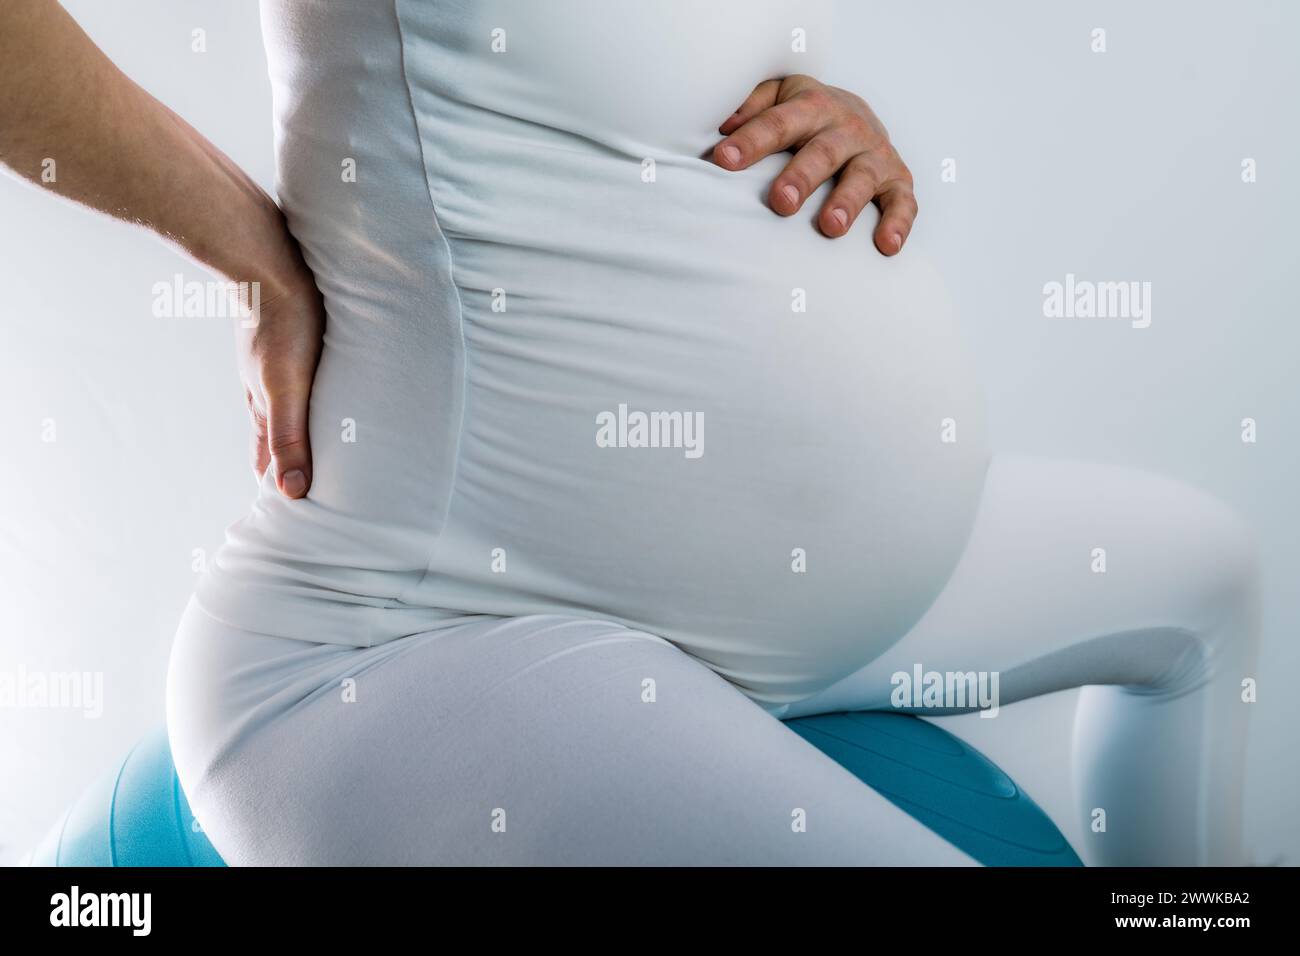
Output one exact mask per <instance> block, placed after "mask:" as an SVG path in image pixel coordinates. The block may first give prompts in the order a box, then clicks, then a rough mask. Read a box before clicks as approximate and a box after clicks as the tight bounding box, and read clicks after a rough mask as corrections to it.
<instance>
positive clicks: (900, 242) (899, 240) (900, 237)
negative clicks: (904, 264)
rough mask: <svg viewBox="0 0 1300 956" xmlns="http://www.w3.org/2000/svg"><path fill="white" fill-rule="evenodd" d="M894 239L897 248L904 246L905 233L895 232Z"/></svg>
mask: <svg viewBox="0 0 1300 956" xmlns="http://www.w3.org/2000/svg"><path fill="white" fill-rule="evenodd" d="M893 240H894V248H895V249H902V248H903V234H902V233H901V232H896V233H894V236H893Z"/></svg>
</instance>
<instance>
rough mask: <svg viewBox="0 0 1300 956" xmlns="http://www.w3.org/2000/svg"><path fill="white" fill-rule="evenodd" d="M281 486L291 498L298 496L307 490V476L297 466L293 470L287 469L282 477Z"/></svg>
mask: <svg viewBox="0 0 1300 956" xmlns="http://www.w3.org/2000/svg"><path fill="white" fill-rule="evenodd" d="M280 486H281V487H282V488H283V489H284V493H285V494H286V495H288V496H289V497H290V498H297V497H298V496H299V495H301V494H302V493H303V492H305V491H306V490H307V476H306V475H304V474H303V473H302V472H301V471H299V470H298V469H297V468H295V469H293V471H286V472H285V473H284V477H283V478H282V479H281V482H280Z"/></svg>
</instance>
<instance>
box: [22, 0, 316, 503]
mask: <svg viewBox="0 0 1300 956" xmlns="http://www.w3.org/2000/svg"><path fill="white" fill-rule="evenodd" d="M0 64H3V65H4V80H3V82H0V165H2V166H4V167H7V168H8V170H9V171H11V172H13V173H14V174H16V175H17V176H19V177H21V178H23V179H26V180H28V181H29V182H31V183H33V184H34V185H35V186H36V187H37V188H39V189H42V190H44V191H46V192H53V193H56V194H58V195H61V196H64V197H65V198H68V199H71V200H73V201H74V202H78V203H81V204H82V205H85V206H88V207H90V208H92V209H95V210H98V211H99V212H102V213H106V214H108V215H110V216H113V217H114V218H117V219H121V220H123V221H126V222H130V223H135V224H138V225H141V226H144V227H145V228H147V229H150V230H152V231H153V232H155V233H157V234H158V235H159V236H160V237H162V238H163V239H165V240H166V241H168V242H169V243H171V244H172V245H173V246H174V247H175V248H177V250H178V251H179V252H181V253H182V254H183V255H185V256H187V257H188V258H190V259H191V260H193V261H195V262H197V263H199V264H200V265H202V266H204V267H206V268H208V269H210V270H212V271H213V272H215V273H216V274H217V275H218V276H220V277H222V279H224V280H226V281H228V282H232V283H250V284H251V283H256V284H257V289H258V291H259V296H258V298H259V299H260V308H259V309H258V314H257V316H256V318H255V320H254V321H247V320H237V321H236V329H235V336H236V345H237V351H238V356H239V368H240V373H241V377H242V378H243V384H244V396H245V401H246V403H247V405H248V408H249V412H250V415H251V416H252V419H253V449H252V456H251V457H252V461H253V467H254V470H255V471H256V473H257V475H258V476H259V477H260V476H261V475H262V474H263V473H264V472H265V470H266V468H267V467H268V465H271V466H273V469H274V471H273V474H274V476H275V480H276V486H277V487H278V488H279V489H280V492H281V493H282V494H284V495H286V496H287V497H290V498H301V497H303V496H304V495H306V494H307V490H308V488H310V487H311V478H312V470H311V448H310V444H309V441H308V435H307V409H308V403H309V399H310V396H311V384H312V379H313V378H314V377H315V373H316V364H317V361H318V360H319V358H320V352H321V344H322V338H323V334H324V327H325V310H324V306H323V304H322V302H321V296H320V293H319V291H318V290H317V288H316V283H315V279H314V278H313V277H312V274H311V271H310V270H309V269H308V268H307V266H306V264H305V262H304V261H303V257H302V253H301V251H300V250H299V248H298V244H297V242H296V241H295V240H294V238H293V236H292V235H291V234H290V233H289V229H288V226H287V224H286V222H285V219H284V215H283V214H282V213H281V211H280V209H279V207H277V206H276V204H275V202H274V200H272V199H271V197H270V196H268V195H267V194H266V193H265V192H264V191H263V190H262V189H261V188H260V187H259V186H258V185H257V184H256V183H254V182H253V180H252V179H250V178H249V177H248V176H247V175H246V174H245V173H244V172H243V171H242V170H241V169H239V167H238V166H236V165H235V163H234V162H233V161H232V160H231V159H230V158H229V157H228V156H226V155H225V154H224V153H222V152H221V151H220V150H219V149H217V148H216V147H215V146H214V145H212V143H210V142H208V140H207V139H205V138H204V137H203V136H202V135H201V134H200V133H199V132H198V131H197V130H195V129H194V128H193V127H191V126H190V125H189V124H188V123H186V122H185V121H184V120H183V119H181V118H180V117H179V116H177V115H176V114H175V113H173V112H172V111H171V110H170V109H168V108H167V107H166V106H164V105H163V104H162V103H160V102H159V101H158V100H156V99H154V98H153V97H152V96H150V95H149V94H148V93H146V92H145V91H144V90H143V89H141V88H140V87H139V86H137V85H136V84H135V83H133V82H132V81H131V80H130V79H129V78H128V77H127V76H126V75H125V74H123V73H122V72H121V71H120V70H118V69H117V67H115V66H114V65H113V63H112V62H111V61H110V60H109V59H108V57H106V56H105V55H104V54H103V52H102V51H100V49H99V48H98V47H97V46H95V44H94V43H93V42H92V41H91V39H90V38H89V37H88V36H86V34H85V33H84V32H83V31H82V29H81V28H80V27H79V26H78V25H77V23H76V21H74V20H73V19H72V17H70V16H69V15H68V14H67V13H66V12H65V11H64V9H63V8H62V7H61V6H60V5H59V4H58V3H56V2H55V0H0ZM47 160H53V161H54V169H56V170H57V174H56V176H55V177H54V179H53V180H52V181H46V180H45V178H44V177H43V175H42V174H43V173H44V172H45V170H46V162H47ZM249 288H251V285H250V286H249ZM246 326H250V327H246Z"/></svg>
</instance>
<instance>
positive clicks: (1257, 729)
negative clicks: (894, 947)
mask: <svg viewBox="0 0 1300 956" xmlns="http://www.w3.org/2000/svg"><path fill="white" fill-rule="evenodd" d="M358 2H362V0H358ZM365 2H369V0H365ZM65 5H66V6H67V7H68V8H69V9H70V10H71V11H72V13H73V14H74V16H76V17H77V18H78V20H79V21H80V22H81V23H82V24H83V25H84V26H85V28H86V29H87V30H88V31H89V32H90V34H91V36H93V37H94V38H95V39H96V41H97V42H99V43H100V45H101V46H102V47H103V48H104V49H105V50H106V51H107V52H108V54H109V55H110V56H111V57H113V59H114V60H115V61H116V62H117V63H118V64H119V65H120V66H121V67H122V68H123V69H124V70H125V71H126V72H127V73H128V74H129V75H130V76H132V77H133V78H135V79H136V80H137V81H138V82H140V83H141V84H143V85H144V86H145V87H146V88H147V89H149V90H150V91H151V92H153V93H154V94H155V95H157V96H158V97H159V98H161V99H162V100H163V101H164V102H166V103H167V104H168V105H169V106H171V107H172V108H173V109H175V110H177V112H179V113H180V114H181V115H183V116H184V117H186V119H188V120H189V121H190V122H191V123H192V124H193V125H195V126H196V127H197V128H198V129H200V130H201V131H202V132H204V133H205V134H206V135H207V136H208V137H210V138H211V139H212V140H213V141H215V142H216V143H217V144H218V145H219V146H220V147H221V148H223V149H224V150H226V151H227V152H228V153H229V154H230V155H231V156H232V157H233V158H234V159H235V160H236V162H238V163H239V164H240V165H242V166H243V167H244V168H245V169H247V170H249V171H250V173H251V174H252V175H253V176H254V177H255V178H256V179H257V180H258V181H259V182H261V183H262V184H263V185H264V186H266V187H267V188H268V189H271V188H272V187H273V183H272V175H273V168H274V167H273V159H272V153H271V131H270V105H269V95H270V94H269V87H268V84H267V81H266V76H265V60H264V56H263V53H262V49H261V39H260V33H259V27H258V19H257V8H256V3H255V2H254V0H223V2H200V0H120V2H111V0H66V3H65ZM841 6H842V8H843V13H842V16H841V22H840V30H839V36H838V40H837V42H838V43H839V45H840V55H839V58H838V61H837V67H836V69H835V71H834V73H833V75H831V76H828V77H824V79H827V80H829V81H831V82H835V83H837V84H839V85H842V86H846V87H849V88H851V89H854V90H856V91H857V92H860V93H861V94H863V95H864V96H865V97H866V98H867V99H868V100H869V101H870V102H871V103H872V104H873V106H874V107H875V108H876V110H877V112H878V113H879V114H880V115H881V117H882V118H883V119H884V120H885V122H886V124H887V125H888V126H889V127H890V129H891V131H892V133H893V135H894V138H895V140H896V142H897V143H898V145H899V148H900V150H901V152H902V153H903V156H904V157H905V159H906V160H907V161H908V162H909V163H910V164H911V166H912V168H913V170H914V172H915V174H916V178H917V184H918V194H919V198H920V202H921V206H922V215H921V219H920V220H919V222H918V225H917V228H918V229H919V230H924V231H925V232H926V234H927V244H928V246H929V247H930V248H931V249H932V250H934V251H935V252H936V254H938V255H939V257H940V258H941V259H942V261H943V263H944V267H945V270H946V272H947V274H948V277H949V280H950V284H951V287H952V289H953V290H954V293H955V296H956V298H957V301H958V302H959V303H960V304H961V307H962V311H963V320H964V322H965V324H966V334H967V338H968V340H969V341H970V342H971V344H972V345H973V347H974V348H975V350H976V353H977V357H978V359H979V361H980V363H981V369H982V372H983V375H984V381H985V387H986V391H987V395H988V399H989V403H990V409H989V410H990V420H991V423H992V428H993V437H994V445H995V448H996V449H997V450H1002V451H1017V452H1034V453H1043V454H1050V455H1054V456H1063V457H1073V458H1087V459H1095V460H1103V461H1111V462H1119V463H1124V464H1129V465H1136V466H1141V467H1145V468H1148V469H1150V470H1154V471H1159V472H1163V473H1166V474H1169V475H1172V476H1176V477H1180V478H1183V479H1185V480H1188V481H1191V482H1193V483H1196V484H1199V485H1201V486H1203V487H1205V488H1207V489H1209V490H1211V491H1213V492H1215V493H1216V494H1218V495H1220V496H1221V497H1223V498H1224V499H1226V500H1228V501H1229V502H1231V503H1232V504H1233V505H1235V506H1236V508H1237V509H1238V510H1239V511H1240V512H1241V513H1242V514H1243V515H1244V516H1245V517H1246V518H1247V520H1248V521H1249V522H1250V524H1252V525H1253V527H1254V528H1255V529H1256V530H1257V532H1258V534H1259V537H1260V541H1261V545H1262V548H1263V558H1262V560H1263V567H1264V571H1265V590H1266V597H1265V600H1266V609H1265V622H1264V623H1265V639H1264V649H1263V656H1262V660H1261V664H1260V669H1259V675H1258V676H1259V687H1260V701H1259V703H1258V704H1257V705H1256V711H1255V718H1254V725H1253V728H1252V734H1251V741H1250V760H1249V779H1248V784H1247V792H1248V799H1247V813H1248V838H1249V841H1250V843H1251V845H1252V846H1253V848H1254V851H1255V855H1256V858H1257V859H1258V860H1260V861H1264V862H1267V861H1271V860H1274V859H1277V858H1278V857H1279V856H1285V858H1286V860H1287V862H1291V863H1295V862H1297V861H1300V825H1298V824H1297V823H1296V822H1295V820H1294V817H1293V815H1292V814H1293V805H1294V802H1295V800H1294V796H1293V795H1294V794H1295V793H1296V792H1297V785H1298V784H1300V779H1297V778H1298V777H1300V773H1298V772H1297V771H1298V765H1300V758H1297V756H1296V752H1295V748H1294V745H1293V741H1292V739H1291V736H1292V728H1294V727H1295V726H1297V725H1298V724H1300V693H1296V692H1295V690H1294V689H1293V688H1291V687H1290V686H1289V680H1290V679H1291V678H1292V677H1297V675H1300V647H1297V643H1296V641H1295V629H1296V624H1297V622H1298V621H1300V587H1297V586H1296V584H1295V582H1296V581H1297V580H1300V558H1298V557H1297V549H1296V544H1295V542H1296V540H1297V538H1300V510H1298V509H1297V505H1296V483H1297V479H1298V478H1300V452H1298V451H1297V449H1298V447H1300V445H1298V444H1297V439H1298V438H1300V424H1298V423H1300V387H1298V386H1297V384H1296V383H1295V382H1294V381H1293V380H1292V379H1293V376H1294V373H1295V372H1296V370H1297V367H1298V366H1300V362H1297V358H1296V355H1297V350H1298V348H1300V332H1297V330H1296V322H1297V318H1300V316H1297V309H1296V306H1295V298H1294V294H1293V291H1292V285H1293V283H1294V277H1295V276H1297V275H1300V242H1298V241H1297V239H1296V235H1295V224H1296V223H1297V219H1298V217H1297V214H1298V213H1300V188H1298V187H1297V182H1296V172H1295V171H1296V170H1297V169H1300V137H1298V135H1297V132H1296V127H1295V123H1294V102H1295V98H1296V94H1297V93H1298V92H1300V65H1298V62H1300V61H1298V58H1297V57H1296V55H1295V50H1296V48H1297V40H1300V5H1298V4H1293V3H1287V2H1284V0H1275V2H1263V0H1252V2H1245V3H1242V2H1233V3H1229V2H1227V0H1218V2H1196V3H1189V2H1175V0H1164V2H1146V3H1142V4H1132V3H1119V2H1116V3H1098V2H1092V3H1087V4H1084V3H1053V4H1044V3H1040V2H1034V0H1023V2H1010V0H989V2H986V3H968V2H959V0H950V2H935V0H926V2H911V3H906V4H883V3H865V2H864V3H850V2H848V0H842V3H841ZM196 27H201V28H203V29H204V30H205V31H206V33H207V52H205V53H195V52H192V51H191V30H193V29H194V28H196ZM1097 28H1102V29H1104V30H1105V31H1106V46H1107V48H1106V52H1104V53H1097V52H1093V51H1092V49H1091V45H1092V36H1093V31H1094V30H1095V29H1097ZM0 69H2V67H0ZM755 79H756V80H757V79H759V78H757V77H756V78H755ZM93 92H94V91H91V90H88V91H87V95H88V96H89V95H93ZM719 119H721V117H719ZM1246 158H1251V159H1254V160H1255V161H1256V163H1257V168H1258V181H1257V182H1254V183H1244V182H1243V181H1242V178H1241V166H1242V161H1243V160H1244V159H1246ZM948 160H952V161H954V162H955V169H956V174H957V175H956V180H955V181H953V182H945V181H944V180H943V178H942V176H941V170H942V169H943V168H945V161H948ZM947 168H949V169H951V168H953V164H952V163H949V164H948V167H947ZM905 254H906V253H905ZM177 272H181V273H184V274H185V275H186V276H187V277H190V278H201V276H200V275H199V274H198V273H197V271H196V270H194V268H193V267H191V266H190V265H189V264H188V263H186V262H184V261H183V260H181V259H180V258H178V257H177V256H175V255H174V254H172V253H171V252H169V251H168V250H167V249H166V248H164V247H163V246H162V245H160V244H158V243H157V242H156V241H154V240H153V239H152V238H151V237H149V236H148V235H146V234H144V233H142V232H139V231H137V230H134V229H132V228H129V227H125V226H122V225H119V224H117V223H113V222H109V221H107V220H103V219H99V218H96V217H93V216H90V215H88V214H86V213H84V212H83V211H81V210H79V209H76V208H73V207H71V206H67V205H63V204H60V203H58V202H55V201H53V200H51V199H49V198H48V197H46V196H43V195H41V194H40V193H39V192H38V191H37V190H35V189H33V188H30V187H26V186H24V185H21V184H19V183H17V182H15V181H12V180H9V179H5V178H0V280H3V290H4V295H3V297H2V298H0V409H3V416H4V417H3V422H4V430H5V436H6V441H5V442H4V445H3V453H2V454H3V459H2V462H0V672H5V671H8V672H11V673H12V672H15V671H16V670H17V669H19V668H21V667H25V668H27V669H28V670H41V671H92V672H102V673H103V675H104V702H103V713H102V716H100V717H98V718H87V717H85V716H83V715H82V714H81V713H80V712H77V711H73V710H66V709H65V710H52V709H33V708H20V709H15V708H0V768H2V769H0V859H3V858H4V857H5V856H6V854H8V855H10V856H12V855H13V854H14V853H15V852H16V851H17V850H18V849H20V848H22V847H24V846H26V845H27V844H29V843H30V842H32V841H33V840H34V839H35V838H36V837H37V836H38V834H39V832H40V831H41V830H42V828H43V827H44V826H45V825H46V824H48V823H49V822H50V821H51V820H52V819H53V818H54V816H55V815H56V814H57V813H58V811H59V810H60V809H61V808H62V806H64V805H66V804H67V803H68V802H69V801H70V800H72V799H73V798H74V797H75V795H76V794H77V793H78V792H79V790H80V789H81V788H82V787H83V786H84V785H85V784H86V783H88V782H89V781H90V780H91V779H92V778H93V777H95V776H96V775H98V774H99V773H100V772H101V771H102V770H103V769H105V768H106V767H108V766H109V765H110V764H112V762H113V761H114V760H115V759H117V758H118V757H120V755H121V753H123V752H124V750H125V748H126V747H128V746H129V745H130V744H131V743H132V742H133V741H134V740H135V739H136V738H138V737H139V736H140V735H141V734H143V733H144V732H145V731H146V730H147V729H149V728H150V727H152V726H155V725H157V724H159V723H160V722H161V721H162V714H163V683H164V675H165V670H166V654H167V648H168V644H169V641H170V639H171V632H172V629H173V628H174V626H175V622H176V619H177V617H178V615H179V613H180V610H181V608H182V607H183V606H184V603H185V601H186V598H187V597H188V594H189V591H190V589H191V587H192V585H193V580H194V576H195V573H194V570H193V567H194V562H195V553H196V549H202V551H203V552H206V553H207V554H210V553H211V552H212V550H213V549H214V548H215V547H216V546H217V544H218V543H219V542H220V540H221V533H222V529H223V527H224V526H225V525H226V524H228V523H229V522H230V521H232V520H234V518H236V517H237V516H238V515H239V514H240V513H241V512H242V511H243V510H244V509H245V508H246V507H247V504H248V502H249V500H250V499H251V495H252V491H253V483H252V479H251V476H250V474H249V473H248V471H247V466H246V463H245V442H246V425H245V419H244V412H243V409H242V404H241V401H240V395H239V391H238V385H237V379H236V376H235V372H234V366H233V360H232V355H233V351H232V345H231V335H230V330H229V329H228V328H227V327H226V325H225V324H223V323H221V322H218V321H214V320H195V319H156V318H153V317H152V316H151V314H150V303H151V301H152V292H151V289H152V287H153V285H154V283H155V282H158V281H160V280H168V279H170V278H171V277H172V276H173V275H174V274H175V273H177ZM1066 273H1074V274H1076V275H1078V276H1079V277H1081V278H1087V279H1094V280H1138V281H1149V282H1151V283H1152V288H1153V294H1152V305H1153V310H1152V324H1151V327H1150V328H1147V329H1140V330H1139V329H1133V328H1131V327H1130V326H1129V324H1128V323H1125V322H1122V321H1121V322H1117V321H1091V322H1089V321H1084V320H1049V319H1046V318H1044V316H1043V311H1042V288H1043V285H1044V283H1046V282H1050V281H1054V280H1055V281H1062V280H1063V279H1064V277H1065V275H1066ZM1245 417H1252V418H1255V419H1256V420H1257V421H1258V422H1259V440H1258V442H1257V443H1256V444H1243V443H1242V442H1241V440H1240V435H1239V431H1240V430H1239V423H1240V421H1241V419H1243V418H1245ZM51 438H53V440H49V439H51ZM1073 700H1074V694H1073V692H1071V693H1063V694H1057V695H1054V696H1052V697H1049V698H1044V699H1041V700H1037V701H1031V702H1027V703H1024V704H1018V705H1015V706H1014V707H1011V708H1007V709H1005V710H1004V711H1003V712H1002V714H1001V716H1000V717H999V718H998V720H996V721H980V720H979V719H978V718H975V717H962V718H949V719H946V720H945V721H944V723H945V725H946V726H948V727H949V728H950V729H952V730H954V731H955V732H957V733H959V734H960V735H962V736H963V737H965V738H966V739H968V740H970V741H972V742H973V743H974V744H975V745H976V746H978V747H980V748H982V749H983V750H984V751H985V752H986V753H988V754H989V756H991V757H992V758H993V759H994V760H996V761H997V762H999V763H1000V764H1002V765H1003V766H1004V767H1005V768H1006V769H1008V770H1009V771H1010V772H1011V774H1012V775H1013V776H1018V775H1019V776H1021V777H1032V778H1033V779H1035V780H1038V779H1044V778H1045V775H1044V774H1043V773H1042V771H1043V768H1044V767H1047V768H1050V769H1051V770H1052V771H1053V772H1052V773H1051V774H1050V779H1051V780H1052V783H1051V784H1050V785H1045V786H1040V787H1038V788H1036V789H1034V790H1033V792H1032V795H1033V796H1034V797H1035V798H1036V799H1037V800H1038V801H1039V802H1040V803H1041V804H1042V805H1043V806H1044V808H1045V809H1046V810H1048V812H1049V813H1051V814H1052V815H1053V816H1054V817H1056V818H1057V819H1058V820H1060V819H1064V818H1065V817H1066V816H1067V815H1068V810H1069V800H1070V796H1069V788H1068V776H1069V775H1068V761H1067V751H1066V748H1067V745H1068V742H1069V727H1070V720H1071V714H1072V707H1073ZM994 725H996V726H994ZM1029 768H1033V771H1034V772H1032V773H1028V772H1026V771H1027V770H1028V769H1029ZM1067 835H1068V836H1071V837H1072V838H1073V837H1075V836H1076V834H1075V833H1074V832H1073V831H1071V830H1070V829H1068V828H1067Z"/></svg>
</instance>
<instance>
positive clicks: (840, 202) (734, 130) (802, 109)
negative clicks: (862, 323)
mask: <svg viewBox="0 0 1300 956" xmlns="http://www.w3.org/2000/svg"><path fill="white" fill-rule="evenodd" d="M718 132H719V133H722V134H723V135H724V136H725V137H726V139H724V140H723V141H722V142H720V143H719V144H718V145H717V146H715V147H714V150H713V161H714V162H715V163H717V164H718V165H719V166H721V167H723V168H724V169H733V170H735V169H745V168H747V167H749V166H752V165H753V164H754V163H756V162H758V161H759V160H760V159H762V158H763V157H764V156H770V155H771V154H773V153H778V152H782V151H784V150H789V151H791V152H793V153H794V158H792V159H791V160H790V162H789V163H788V164H787V165H786V167H785V169H783V170H782V171H781V175H779V176H778V177H777V178H776V179H775V181H773V183H772V188H771V191H770V192H769V193H768V202H769V203H770V205H771V206H772V209H773V210H775V211H776V212H778V213H780V214H781V215H783V216H789V215H793V214H794V213H796V212H798V211H799V209H800V208H801V207H802V206H803V204H804V201H805V200H807V198H808V197H809V196H810V195H812V193H813V191H814V190H816V189H817V187H818V186H820V185H821V184H822V183H824V182H826V181H827V180H828V179H830V178H831V177H833V176H836V175H837V174H838V176H839V179H838V181H837V182H836V184H835V188H834V189H833V190H832V191H831V194H830V196H829V197H828V198H827V200H826V203H825V204H824V205H823V206H822V209H821V212H820V213H819V214H818V216H817V224H818V226H819V227H820V228H821V231H822V232H823V233H825V234H826V235H827V236H830V237H832V238H837V237H839V236H842V235H844V234H845V233H846V232H848V231H849V229H850V228H851V227H852V226H853V223H854V221H855V220H856V219H857V217H858V214H859V213H860V212H862V210H863V209H865V208H866V205H867V203H869V202H875V203H876V204H877V205H878V206H879V207H880V222H879V224H878V225H877V226H876V235H875V240H876V248H878V249H879V250H880V251H881V252H883V253H884V254H885V255H887V256H892V255H894V254H895V253H896V252H898V251H899V250H901V249H902V248H903V243H904V242H906V241H907V235H908V233H909V232H911V230H912V222H913V221H914V220H915V219H916V213H917V206H916V196H915V194H914V193H913V191H912V174H911V172H910V171H909V170H908V168H907V166H906V165H905V164H904V163H903V160H902V158H901V157H900V156H899V155H898V151H897V150H896V149H894V146H893V144H892V143H891V142H890V141H889V133H888V132H886V130H885V127H884V125H883V124H882V123H881V122H880V120H879V119H877V118H876V114H875V113H873V112H872V111H871V107H870V106H868V105H867V104H866V102H865V101H863V99H862V98H861V97H859V96H856V95H854V94H853V93H850V92H848V91H847V90H841V89H839V88H838V87H834V86H827V85H825V84H824V83H820V82H818V81H817V80H815V79H813V78H812V77H811V76H803V75H795V76H787V77H785V78H784V79H780V80H766V81H764V82H762V83H760V84H758V86H757V87H755V88H754V92H753V93H751V94H749V98H748V99H747V100H745V102H744V103H743V104H742V105H741V107H740V109H738V110H736V112H735V113H733V114H732V115H731V116H730V117H728V119H727V121H726V122H725V123H723V124H722V125H721V126H720V127H718Z"/></svg>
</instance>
